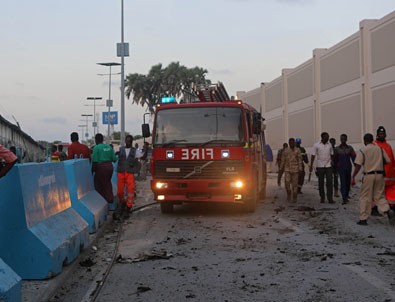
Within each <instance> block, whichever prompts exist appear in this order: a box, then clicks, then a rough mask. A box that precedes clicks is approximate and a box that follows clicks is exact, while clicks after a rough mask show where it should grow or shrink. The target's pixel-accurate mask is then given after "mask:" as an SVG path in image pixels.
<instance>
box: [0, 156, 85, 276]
mask: <svg viewBox="0 0 395 302" xmlns="http://www.w3.org/2000/svg"><path fill="white" fill-rule="evenodd" d="M0 191H1V194H0V238H1V240H0V257H1V258H2V259H3V260H4V261H5V262H6V263H7V264H8V265H9V266H10V267H11V268H12V269H13V270H14V271H15V272H16V273H17V274H18V275H19V276H20V277H21V278H22V279H45V278H50V277H52V276H54V275H57V274H59V273H60V272H61V271H62V266H63V265H64V264H68V263H70V262H71V261H73V260H74V259H75V258H76V257H77V255H78V254H79V253H80V250H81V249H83V248H84V247H87V246H88V244H89V230H88V224H87V222H86V221H85V220H84V219H83V218H82V217H81V216H79V215H78V213H77V212H76V211H75V210H73V209H72V208H71V202H70V194H69V191H68V186H67V179H66V171H65V168H64V165H63V163H61V162H58V163H41V164H36V163H29V164H23V165H16V166H15V167H14V168H13V169H12V170H11V171H10V172H9V173H8V174H7V176H6V177H3V178H1V179H0Z"/></svg>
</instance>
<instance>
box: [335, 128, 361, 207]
mask: <svg viewBox="0 0 395 302" xmlns="http://www.w3.org/2000/svg"><path fill="white" fill-rule="evenodd" d="M355 156H356V155H355V151H354V148H353V147H352V146H350V145H347V135H346V134H342V135H340V145H339V146H337V147H336V148H335V150H334V157H333V161H334V166H335V168H336V170H337V171H338V173H339V177H340V192H341V194H342V198H343V204H346V203H348V199H349V198H350V196H349V194H350V187H351V171H352V164H353V163H354V160H355Z"/></svg>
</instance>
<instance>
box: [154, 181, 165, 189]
mask: <svg viewBox="0 0 395 302" xmlns="http://www.w3.org/2000/svg"><path fill="white" fill-rule="evenodd" d="M155 187H156V188H157V189H166V188H167V182H160V181H158V182H157V183H156V184H155Z"/></svg>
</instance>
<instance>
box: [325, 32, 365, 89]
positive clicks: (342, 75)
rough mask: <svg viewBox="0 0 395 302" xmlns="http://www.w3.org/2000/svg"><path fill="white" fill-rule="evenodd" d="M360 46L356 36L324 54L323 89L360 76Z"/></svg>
mask: <svg viewBox="0 0 395 302" xmlns="http://www.w3.org/2000/svg"><path fill="white" fill-rule="evenodd" d="M359 48H360V47H359V38H356V39H354V40H352V41H351V42H349V43H347V44H346V45H344V46H343V47H339V48H335V49H333V51H331V52H330V53H328V54H326V55H325V56H323V58H322V60H321V91H325V90H327V89H330V88H333V87H336V86H339V85H341V84H344V83H347V82H350V81H352V80H355V79H358V78H359V76H360V54H359Z"/></svg>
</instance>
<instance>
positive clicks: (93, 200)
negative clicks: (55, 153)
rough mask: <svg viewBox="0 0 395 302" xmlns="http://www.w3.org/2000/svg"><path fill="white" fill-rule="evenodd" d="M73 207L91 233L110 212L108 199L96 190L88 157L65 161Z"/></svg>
mask: <svg viewBox="0 0 395 302" xmlns="http://www.w3.org/2000/svg"><path fill="white" fill-rule="evenodd" d="M63 164H64V166H65V169H66V176H67V184H68V187H69V192H70V199H71V206H72V208H73V209H74V210H75V211H76V212H77V213H78V214H80V215H81V217H82V218H84V219H85V220H86V222H87V223H88V225H89V233H95V232H96V231H97V230H98V228H99V227H100V226H101V225H102V224H103V223H104V221H105V220H106V217H107V213H108V206H107V201H106V200H105V199H104V198H103V197H102V196H101V195H100V194H99V193H98V192H97V191H95V188H94V184H93V176H92V172H91V165H90V162H89V160H88V159H72V160H66V161H64V162H63Z"/></svg>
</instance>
